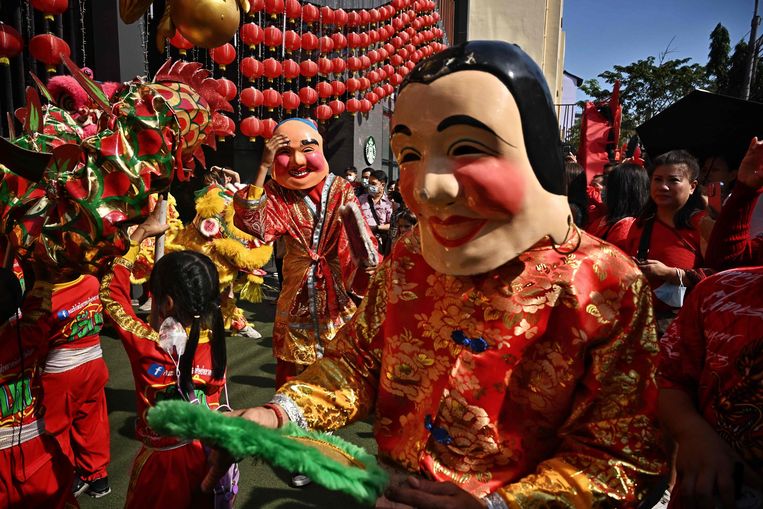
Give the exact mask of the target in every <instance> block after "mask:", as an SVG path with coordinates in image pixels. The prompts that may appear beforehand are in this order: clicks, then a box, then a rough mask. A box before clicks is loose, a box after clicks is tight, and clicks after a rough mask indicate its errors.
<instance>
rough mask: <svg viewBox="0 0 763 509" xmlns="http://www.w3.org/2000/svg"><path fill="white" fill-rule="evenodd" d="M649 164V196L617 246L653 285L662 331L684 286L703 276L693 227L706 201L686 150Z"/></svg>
mask: <svg viewBox="0 0 763 509" xmlns="http://www.w3.org/2000/svg"><path fill="white" fill-rule="evenodd" d="M652 167H653V168H654V169H653V170H652V175H651V183H650V188H649V201H648V202H647V204H646V206H645V207H644V210H643V211H642V213H641V214H640V215H639V217H638V219H637V220H636V222H635V223H634V224H633V226H632V227H631V229H630V231H629V232H628V236H627V238H626V239H625V241H624V242H623V245H622V246H620V247H622V248H623V250H624V251H625V252H626V253H627V254H629V255H631V256H633V257H634V258H635V259H636V263H638V265H639V268H640V269H641V271H642V272H643V273H644V275H645V276H646V278H647V279H648V280H649V283H650V284H651V286H652V291H653V296H654V297H655V298H654V310H655V318H656V319H657V328H658V333H660V334H662V333H663V332H664V331H665V329H667V326H668V325H669V324H670V322H671V321H672V320H673V318H675V315H676V313H677V312H678V309H680V307H681V305H682V304H683V292H685V291H688V290H691V288H692V287H694V285H696V284H697V283H698V282H699V281H700V280H701V279H703V278H704V277H705V276H706V272H705V271H704V270H703V269H701V267H702V266H703V259H702V253H701V251H700V232H699V228H698V225H699V221H700V220H701V219H702V217H703V216H704V208H705V203H704V201H703V199H702V193H701V192H700V190H699V188H698V186H697V178H698V177H699V164H698V163H697V160H696V159H695V158H694V157H693V156H692V155H691V154H689V153H688V152H686V151H685V150H671V151H670V152H666V153H665V154H662V155H660V156H658V157H657V158H655V159H654V161H653V165H652ZM682 287H683V288H682Z"/></svg>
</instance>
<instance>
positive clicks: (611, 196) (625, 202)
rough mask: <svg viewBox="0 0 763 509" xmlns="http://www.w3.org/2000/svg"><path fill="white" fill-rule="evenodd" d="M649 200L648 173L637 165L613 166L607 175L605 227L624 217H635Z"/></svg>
mask: <svg viewBox="0 0 763 509" xmlns="http://www.w3.org/2000/svg"><path fill="white" fill-rule="evenodd" d="M648 200H649V173H648V172H647V171H646V169H645V168H644V167H642V166H640V165H638V164H633V163H624V164H618V165H617V166H615V167H614V168H613V169H612V171H610V172H609V174H608V175H607V188H606V189H605V191H604V204H605V205H606V206H607V211H608V212H607V225H609V226H611V225H613V224H615V223H616V222H618V221H619V220H621V219H623V218H625V217H636V216H638V214H639V212H641V210H642V209H643V208H644V205H646V202H647V201H648Z"/></svg>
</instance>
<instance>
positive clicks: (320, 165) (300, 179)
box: [273, 118, 329, 189]
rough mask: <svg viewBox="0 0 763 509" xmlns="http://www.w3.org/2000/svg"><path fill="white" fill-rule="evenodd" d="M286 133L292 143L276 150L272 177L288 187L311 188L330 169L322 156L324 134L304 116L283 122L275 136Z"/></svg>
mask: <svg viewBox="0 0 763 509" xmlns="http://www.w3.org/2000/svg"><path fill="white" fill-rule="evenodd" d="M276 134H283V135H285V136H286V137H287V138H288V139H289V145H288V146H287V147H284V148H281V149H280V150H279V151H278V152H276V155H275V158H274V159H273V178H274V179H275V181H276V182H278V183H279V184H281V185H282V186H284V187H286V188H288V189H312V188H313V187H315V185H316V184H318V183H319V182H320V181H321V180H323V179H324V178H326V175H328V172H329V164H328V162H327V161H326V158H325V157H324V155H323V137H322V136H321V135H320V134H319V133H318V129H317V127H316V126H315V124H314V123H313V122H312V121H311V120H308V119H304V118H291V119H288V120H284V121H283V122H281V123H280V124H279V125H278V126H277V127H276V129H275V131H274V133H273V135H274V136H275V135H276Z"/></svg>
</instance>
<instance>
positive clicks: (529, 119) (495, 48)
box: [398, 41, 566, 195]
mask: <svg viewBox="0 0 763 509" xmlns="http://www.w3.org/2000/svg"><path fill="white" fill-rule="evenodd" d="M459 71H482V72H486V73H489V74H492V75H493V76H495V77H496V78H498V79H499V80H501V82H502V83H503V84H504V85H505V86H506V88H507V89H508V90H509V92H510V93H511V95H512V96H514V99H515V100H516V103H517V108H518V109H519V118H520V122H521V124H522V134H523V135H524V142H525V149H526V151H527V157H528V159H529V161H530V165H531V166H532V169H533V172H534V173H535V176H536V177H537V178H538V181H539V182H540V185H541V186H543V188H544V189H545V190H546V191H548V192H550V193H554V194H561V195H564V194H566V188H565V185H564V184H565V181H564V163H563V157H562V141H561V138H560V136H559V122H558V120H557V117H556V109H555V108H554V103H553V101H552V100H551V94H550V93H549V91H548V86H547V85H546V78H545V76H544V75H543V72H542V71H541V70H540V67H538V64H536V63H535V62H534V61H533V60H532V58H530V57H529V56H528V55H527V53H525V52H524V51H522V49H521V48H520V47H519V46H517V45H516V44H510V43H508V42H503V41H470V42H465V43H462V44H459V45H458V46H452V47H450V48H447V49H445V50H444V51H441V52H440V53H437V54H435V55H433V56H431V57H429V58H427V59H426V60H423V61H421V62H419V63H418V64H417V65H416V67H414V68H413V70H412V71H411V72H410V73H409V74H408V76H406V78H405V80H404V81H403V83H402V84H401V85H400V90H399V91H398V95H399V94H401V93H402V91H403V89H404V88H405V87H406V86H408V85H410V84H411V83H422V84H425V85H427V84H429V83H432V82H433V81H435V80H437V79H438V78H442V77H443V76H447V75H449V74H453V73H455V72H459ZM474 93H478V91H474Z"/></svg>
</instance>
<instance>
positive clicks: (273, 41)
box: [263, 26, 283, 50]
mask: <svg viewBox="0 0 763 509" xmlns="http://www.w3.org/2000/svg"><path fill="white" fill-rule="evenodd" d="M263 40H264V41H265V44H266V45H267V46H268V47H269V48H270V49H271V50H274V49H275V48H276V46H280V45H281V42H282V41H283V33H282V32H281V31H280V30H279V29H278V28H277V27H274V26H269V27H267V28H266V29H265V37H264V38H263Z"/></svg>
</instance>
